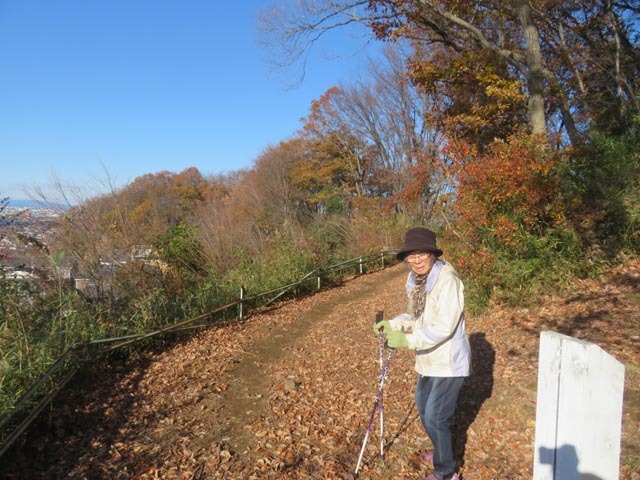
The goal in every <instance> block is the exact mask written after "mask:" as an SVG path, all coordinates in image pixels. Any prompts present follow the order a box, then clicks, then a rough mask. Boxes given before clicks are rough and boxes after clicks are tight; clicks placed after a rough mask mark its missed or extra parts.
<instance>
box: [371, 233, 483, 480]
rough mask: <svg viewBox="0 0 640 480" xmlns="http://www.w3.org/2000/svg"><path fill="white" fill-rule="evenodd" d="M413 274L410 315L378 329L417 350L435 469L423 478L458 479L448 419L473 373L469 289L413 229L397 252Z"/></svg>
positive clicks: (419, 390)
mask: <svg viewBox="0 0 640 480" xmlns="http://www.w3.org/2000/svg"><path fill="white" fill-rule="evenodd" d="M396 256H397V258H398V259H399V260H402V261H404V262H405V263H406V264H407V265H408V266H409V269H410V270H411V271H410V273H409V276H408V277H407V282H406V289H407V295H408V307H407V313H403V314H401V315H398V316H397V317H395V318H393V319H391V320H388V321H386V320H385V321H383V322H382V323H378V324H376V325H374V330H375V331H376V333H378V332H379V331H380V329H381V328H382V329H383V330H382V332H383V333H384V334H385V335H386V338H387V342H388V345H389V347H391V348H409V349H411V350H415V354H416V356H415V359H416V361H415V370H416V372H417V373H418V381H417V384H416V390H415V401H416V406H417V407H418V413H419V414H420V419H421V420H422V425H423V426H424V428H425V430H426V432H427V434H428V435H429V438H430V439H431V442H432V443H433V450H432V451H428V452H427V453H426V454H424V455H423V458H424V459H425V460H427V461H429V462H431V463H432V464H433V467H434V471H433V473H432V474H431V475H429V476H428V477H427V478H426V479H424V480H450V479H456V480H457V479H458V475H457V474H456V461H455V459H454V457H453V446H452V441H451V429H450V426H449V421H450V419H451V417H452V415H453V413H454V411H455V407H456V401H457V399H458V393H459V392H460V388H461V387H462V384H463V383H464V378H465V377H467V376H468V375H469V363H470V356H471V355H470V348H469V341H468V339H467V335H466V331H465V323H464V313H463V310H464V294H463V292H464V286H463V285H462V282H461V281H460V278H459V277H458V274H457V272H456V270H455V269H454V268H453V266H451V264H449V263H448V262H446V261H445V260H442V259H441V258H440V257H441V256H442V250H440V249H439V248H438V247H437V246H436V235H435V233H434V232H432V231H431V230H429V229H426V228H422V227H418V228H412V229H411V230H409V231H407V232H406V234H405V240H404V244H403V245H402V247H401V248H400V250H398V253H397V254H396Z"/></svg>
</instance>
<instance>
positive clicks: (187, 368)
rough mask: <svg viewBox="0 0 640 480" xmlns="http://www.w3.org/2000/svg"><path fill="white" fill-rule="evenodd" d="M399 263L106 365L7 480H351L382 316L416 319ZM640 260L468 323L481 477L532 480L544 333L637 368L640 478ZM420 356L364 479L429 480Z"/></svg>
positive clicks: (390, 394) (470, 411) (468, 445)
mask: <svg viewBox="0 0 640 480" xmlns="http://www.w3.org/2000/svg"><path fill="white" fill-rule="evenodd" d="M405 275H406V270H405V268H404V267H403V266H401V265H398V266H395V267H392V268H389V269H387V270H384V271H381V272H377V273H373V274H370V275H365V276H361V277H358V278H355V279H353V280H351V281H349V282H348V283H345V284H344V285H342V286H339V287H336V288H332V289H328V290H325V291H321V292H319V293H317V294H316V295H314V296H312V297H308V298H305V299H302V300H297V301H290V302H287V303H285V304H282V305H280V306H278V308H274V309H272V310H269V311H263V312H259V313H254V314H253V315H252V316H251V317H250V318H248V319H247V320H245V321H244V322H242V323H238V324H233V325H228V326H224V327H220V328H211V329H209V330H207V331H205V332H201V333H200V334H198V335H196V336H194V337H192V338H190V339H188V340H186V341H182V342H179V343H177V344H175V345H173V346H170V347H167V348H166V349H165V350H164V351H156V352H151V353H148V354H145V355H142V356H141V357H139V358H137V359H135V360H130V361H129V362H127V363H126V364H123V363H120V364H117V363H116V364H111V365H106V366H105V365H102V366H95V367H94V368H93V369H91V370H88V371H86V372H85V373H84V375H83V377H82V378H80V379H78V380H77V381H76V382H75V383H74V384H73V385H71V386H70V388H68V389H67V391H66V392H65V393H64V394H63V395H62V396H61V397H60V398H59V399H58V401H57V402H56V404H55V405H54V406H53V408H52V410H51V412H50V415H49V417H48V418H49V422H48V426H45V427H46V428H45V427H43V428H42V432H40V433H34V434H32V435H30V437H29V439H28V440H27V441H26V442H25V443H24V444H23V445H22V446H21V448H20V449H16V451H14V452H10V453H8V454H7V455H5V458H3V459H2V463H3V465H2V467H0V476H1V477H2V478H6V479H38V478H41V479H60V478H74V479H85V478H86V479H96V478H110V479H134V478H135V479H153V478H162V479H217V478H220V479H259V478H260V479H262V478H264V479H280V478H282V479H348V478H352V474H353V471H354V469H355V466H356V462H357V456H358V452H359V449H360V446H361V444H362V439H363V434H364V430H365V428H366V425H367V422H368V420H369V415H370V412H371V408H372V406H373V402H374V395H375V390H376V382H377V376H378V343H377V339H376V338H375V336H374V335H373V333H372V331H371V324H372V322H373V320H374V315H375V312H376V311H378V310H383V311H385V313H386V316H387V317H390V316H392V315H394V314H396V313H398V312H400V311H401V309H402V308H403V304H404V298H403V295H402V291H403V283H404V279H405ZM639 285H640V263H639V262H638V261H634V262H629V264H627V265H625V266H624V267H622V268H619V269H616V270H615V271H612V272H611V273H610V274H609V275H608V276H607V278H604V279H602V280H600V281H599V282H595V281H585V282H582V283H580V284H579V285H576V286H575V288H574V289H573V290H572V292H571V293H570V294H569V295H565V296H563V297H555V296H550V297H549V298H548V299H547V300H546V301H545V302H544V303H543V304H541V305H540V306H539V307H537V308H535V309H531V310H506V309H500V308H494V309H492V311H491V312H490V313H488V314H487V315H483V316H479V317H472V318H468V320H467V324H468V333H469V336H470V341H471V344H472V349H473V355H474V357H473V358H474V370H473V376H472V377H470V378H469V379H468V381H467V383H466V384H465V387H464V388H463V391H462V392H461V397H460V400H459V408H458V414H457V415H456V418H455V425H454V431H455V432H456V438H457V441H456V451H457V453H458V456H459V457H460V458H461V461H462V468H461V471H462V472H463V474H464V478H465V480H474V479H475V480H481V479H482V480H487V479H498V478H500V479H502V478H508V479H530V478H531V477H532V465H533V440H534V431H535V423H534V421H535V400H536V394H535V391H536V382H537V354H538V338H539V333H540V331H542V330H554V331H558V332H561V333H566V334H569V335H572V336H575V337H578V338H583V339H585V340H588V341H592V342H594V343H596V344H598V345H600V346H602V347H603V348H604V349H605V350H606V351H608V352H609V353H611V354H612V355H614V356H615V357H616V358H617V359H618V360H620V361H621V362H623V363H624V364H625V365H626V367H627V376H626V392H625V413H624V425H623V448H622V459H623V461H622V466H621V471H620V477H621V478H622V479H634V480H636V479H638V478H640V474H638V471H639V470H640V439H639V438H638V436H637V432H638V430H639V429H640V391H639V388H640V387H639V385H640V381H639V378H640V369H639V366H640V348H639V346H638V345H639V343H640V342H638V340H639V339H640V293H639V288H638V287H639ZM412 364H413V359H412V355H411V354H410V353H409V352H407V351H402V350H401V351H397V352H396V353H395V354H394V355H393V358H392V360H391V367H390V371H389V377H388V381H387V383H386V384H385V396H384V404H385V419H384V427H385V436H384V439H385V443H386V453H385V461H384V462H382V461H381V460H380V459H379V456H378V449H379V442H380V437H379V432H378V429H379V422H378V420H377V419H376V421H375V422H374V427H375V428H374V430H373V433H372V436H371V438H370V439H369V442H368V449H367V452H366V455H365V461H364V464H363V466H362V467H361V471H360V478H361V479H364V478H367V479H373V480H382V479H402V478H410V479H414V478H418V477H419V476H421V475H424V474H426V473H428V472H429V467H428V465H425V464H424V463H422V462H421V461H420V460H419V459H418V456H417V454H416V452H418V451H420V450H421V449H425V448H427V447H428V446H429V444H428V441H427V440H426V437H425V434H424V432H423V431H422V428H421V427H420V425H419V420H418V418H417V415H416V412H415V408H414V406H413V393H412V392H413V384H414V381H415V376H414V372H413V369H412Z"/></svg>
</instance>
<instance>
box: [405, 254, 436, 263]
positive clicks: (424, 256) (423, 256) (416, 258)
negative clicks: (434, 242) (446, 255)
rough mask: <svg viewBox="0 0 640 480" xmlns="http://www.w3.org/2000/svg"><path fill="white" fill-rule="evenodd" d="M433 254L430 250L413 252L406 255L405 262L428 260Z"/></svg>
mask: <svg viewBox="0 0 640 480" xmlns="http://www.w3.org/2000/svg"><path fill="white" fill-rule="evenodd" d="M430 256H431V254H430V253H429V252H413V253H410V254H408V255H407V256H406V257H404V260H405V262H412V263H417V262H422V261H423V260H427V259H428V258H429V257H430Z"/></svg>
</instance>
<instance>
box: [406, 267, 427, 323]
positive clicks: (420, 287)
mask: <svg viewBox="0 0 640 480" xmlns="http://www.w3.org/2000/svg"><path fill="white" fill-rule="evenodd" d="M414 280H415V282H416V285H415V287H413V290H411V294H410V295H409V305H408V307H407V311H408V312H409V313H411V314H412V315H413V318H415V319H418V318H419V317H420V315H422V312H423V311H424V306H425V303H426V301H427V290H426V288H425V284H426V282H427V275H414Z"/></svg>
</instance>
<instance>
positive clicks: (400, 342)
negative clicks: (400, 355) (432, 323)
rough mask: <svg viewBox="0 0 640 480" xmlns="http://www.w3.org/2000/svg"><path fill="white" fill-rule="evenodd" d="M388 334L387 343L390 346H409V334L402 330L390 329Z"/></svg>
mask: <svg viewBox="0 0 640 480" xmlns="http://www.w3.org/2000/svg"><path fill="white" fill-rule="evenodd" d="M386 334H387V345H389V347H390V348H408V347H409V341H408V340H407V336H406V335H405V334H404V333H403V332H401V331H400V330H389V331H388V332H386Z"/></svg>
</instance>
